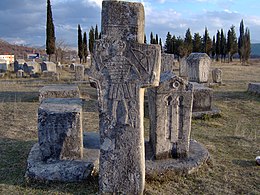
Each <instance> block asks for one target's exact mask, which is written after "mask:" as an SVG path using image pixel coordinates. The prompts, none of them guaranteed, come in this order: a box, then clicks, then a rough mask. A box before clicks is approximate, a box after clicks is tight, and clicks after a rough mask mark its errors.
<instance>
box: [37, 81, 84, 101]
mask: <svg viewBox="0 0 260 195" xmlns="http://www.w3.org/2000/svg"><path fill="white" fill-rule="evenodd" d="M39 92H40V94H39V101H40V102H41V101H42V100H43V99H45V98H80V97H81V96H80V91H79V88H78V86H77V85H48V86H44V87H43V88H41V89H40V90H39Z"/></svg>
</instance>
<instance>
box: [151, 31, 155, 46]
mask: <svg viewBox="0 0 260 195" xmlns="http://www.w3.org/2000/svg"><path fill="white" fill-rule="evenodd" d="M153 42H154V38H153V33H152V32H151V34H150V44H153Z"/></svg>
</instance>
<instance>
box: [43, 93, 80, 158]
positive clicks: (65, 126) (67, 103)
mask: <svg viewBox="0 0 260 195" xmlns="http://www.w3.org/2000/svg"><path fill="white" fill-rule="evenodd" d="M38 139H39V147H40V151H41V154H42V160H43V161H48V160H75V159H81V158H82V157H83V137H82V102H81V99H64V98H49V99H44V100H43V101H42V103H41V105H40V107H39V110H38Z"/></svg>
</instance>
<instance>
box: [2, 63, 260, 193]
mask: <svg viewBox="0 0 260 195" xmlns="http://www.w3.org/2000/svg"><path fill="white" fill-rule="evenodd" d="M214 67H220V68H221V69H222V70H223V74H224V79H223V80H224V83H225V85H224V86H220V87H217V88H214V90H215V102H214V104H215V105H216V106H217V107H219V108H220V109H221V111H222V114H221V117H220V118H211V119H207V120H196V121H193V122H192V138H193V139H196V140H198V141H199V142H201V143H203V144H204V145H205V146H206V147H207V149H208V150H209V151H210V154H211V156H212V159H213V162H214V165H213V167H205V168H202V169H201V170H200V172H198V173H195V174H192V175H189V176H187V177H178V176H173V177H172V178H171V179H164V180H160V179H159V178H158V179H157V178H155V179H154V180H152V181H147V182H146V192H145V194H260V166H256V165H255V162H254V159H255V157H256V156H257V155H260V145H259V143H260V120H259V119H260V97H256V96H254V95H250V94H247V93H246V89H247V84H248V82H250V81H253V82H260V61H254V62H252V64H251V65H250V66H241V65H240V64H239V63H237V62H234V63H232V64H217V63H214ZM63 75H64V76H63V77H62V82H66V83H70V82H71V81H72V79H71V76H72V73H71V72H70V71H68V70H63ZM24 81H25V80H22V82H20V81H18V80H16V81H15V82H14V81H8V82H5V81H3V80H0V157H1V158H0V194H96V193H97V190H98V182H97V178H93V179H92V180H91V181H89V182H82V183H69V184H64V183H57V182H47V183H27V182H26V181H25V179H24V173H25V170H26V160H27V156H28V153H29V151H30V149H31V147H32V145H33V144H34V143H35V142H37V109H38V106H39V103H38V90H39V89H40V88H41V87H42V86H43V85H45V84H46V83H48V82H46V81H44V83H43V82H37V80H30V82H24ZM80 89H81V91H82V92H83V95H84V97H85V98H86V101H85V105H84V110H85V113H84V131H97V130H98V113H97V101H96V100H95V99H96V93H95V89H92V88H90V87H89V86H88V85H80ZM145 126H146V130H147V128H148V126H149V124H148V120H147V119H146V120H145Z"/></svg>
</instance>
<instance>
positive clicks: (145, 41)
mask: <svg viewBox="0 0 260 195" xmlns="http://www.w3.org/2000/svg"><path fill="white" fill-rule="evenodd" d="M144 43H145V44H146V43H147V40H146V34H144Z"/></svg>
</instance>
